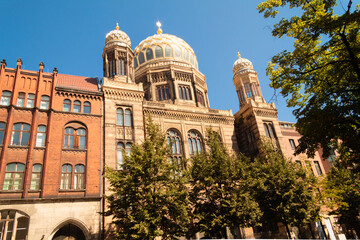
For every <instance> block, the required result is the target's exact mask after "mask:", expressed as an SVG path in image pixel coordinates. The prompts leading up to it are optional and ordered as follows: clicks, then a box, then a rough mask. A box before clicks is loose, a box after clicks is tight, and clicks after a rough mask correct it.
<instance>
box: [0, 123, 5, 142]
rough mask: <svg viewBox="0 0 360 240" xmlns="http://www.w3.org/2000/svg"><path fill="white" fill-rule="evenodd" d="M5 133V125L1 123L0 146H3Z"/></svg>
mask: <svg viewBox="0 0 360 240" xmlns="http://www.w3.org/2000/svg"><path fill="white" fill-rule="evenodd" d="M4 132H5V123H3V122H0V145H2V144H3V140H4Z"/></svg>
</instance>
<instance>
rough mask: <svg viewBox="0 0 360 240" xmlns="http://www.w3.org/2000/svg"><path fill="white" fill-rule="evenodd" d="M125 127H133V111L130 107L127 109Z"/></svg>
mask: <svg viewBox="0 0 360 240" xmlns="http://www.w3.org/2000/svg"><path fill="white" fill-rule="evenodd" d="M125 127H131V111H130V109H126V110H125Z"/></svg>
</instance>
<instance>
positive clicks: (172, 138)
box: [166, 130, 182, 155]
mask: <svg viewBox="0 0 360 240" xmlns="http://www.w3.org/2000/svg"><path fill="white" fill-rule="evenodd" d="M166 135H167V138H166V139H167V142H168V144H169V146H171V152H172V154H175V155H177V154H181V145H182V144H181V137H180V134H179V133H178V132H177V131H174V130H169V131H167V133H166Z"/></svg>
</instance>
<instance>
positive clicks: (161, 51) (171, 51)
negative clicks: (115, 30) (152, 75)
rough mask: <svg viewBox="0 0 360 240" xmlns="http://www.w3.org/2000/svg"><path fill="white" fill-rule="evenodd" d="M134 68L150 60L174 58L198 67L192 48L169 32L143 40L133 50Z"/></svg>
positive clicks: (159, 33)
mask: <svg viewBox="0 0 360 240" xmlns="http://www.w3.org/2000/svg"><path fill="white" fill-rule="evenodd" d="M134 53H135V58H134V62H135V69H136V68H138V67H140V66H141V65H143V64H146V63H147V62H150V61H157V60H174V61H180V62H183V63H186V64H188V65H191V66H193V67H194V68H196V69H198V62H197V59H196V55H195V52H194V50H193V49H192V48H191V47H190V45H189V44H187V43H186V42H185V41H184V40H182V39H181V38H179V37H176V36H174V35H171V34H163V33H162V32H161V31H160V32H158V34H155V35H153V36H150V37H148V38H146V39H145V40H143V41H142V42H141V43H140V44H139V45H138V46H137V47H136V48H135V50H134Z"/></svg>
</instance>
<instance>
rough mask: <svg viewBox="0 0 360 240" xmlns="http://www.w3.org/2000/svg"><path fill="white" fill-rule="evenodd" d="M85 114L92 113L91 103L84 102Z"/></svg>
mask: <svg viewBox="0 0 360 240" xmlns="http://www.w3.org/2000/svg"><path fill="white" fill-rule="evenodd" d="M83 111H84V113H88V114H89V113H91V104H90V102H88V101H86V102H84V109H83Z"/></svg>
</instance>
